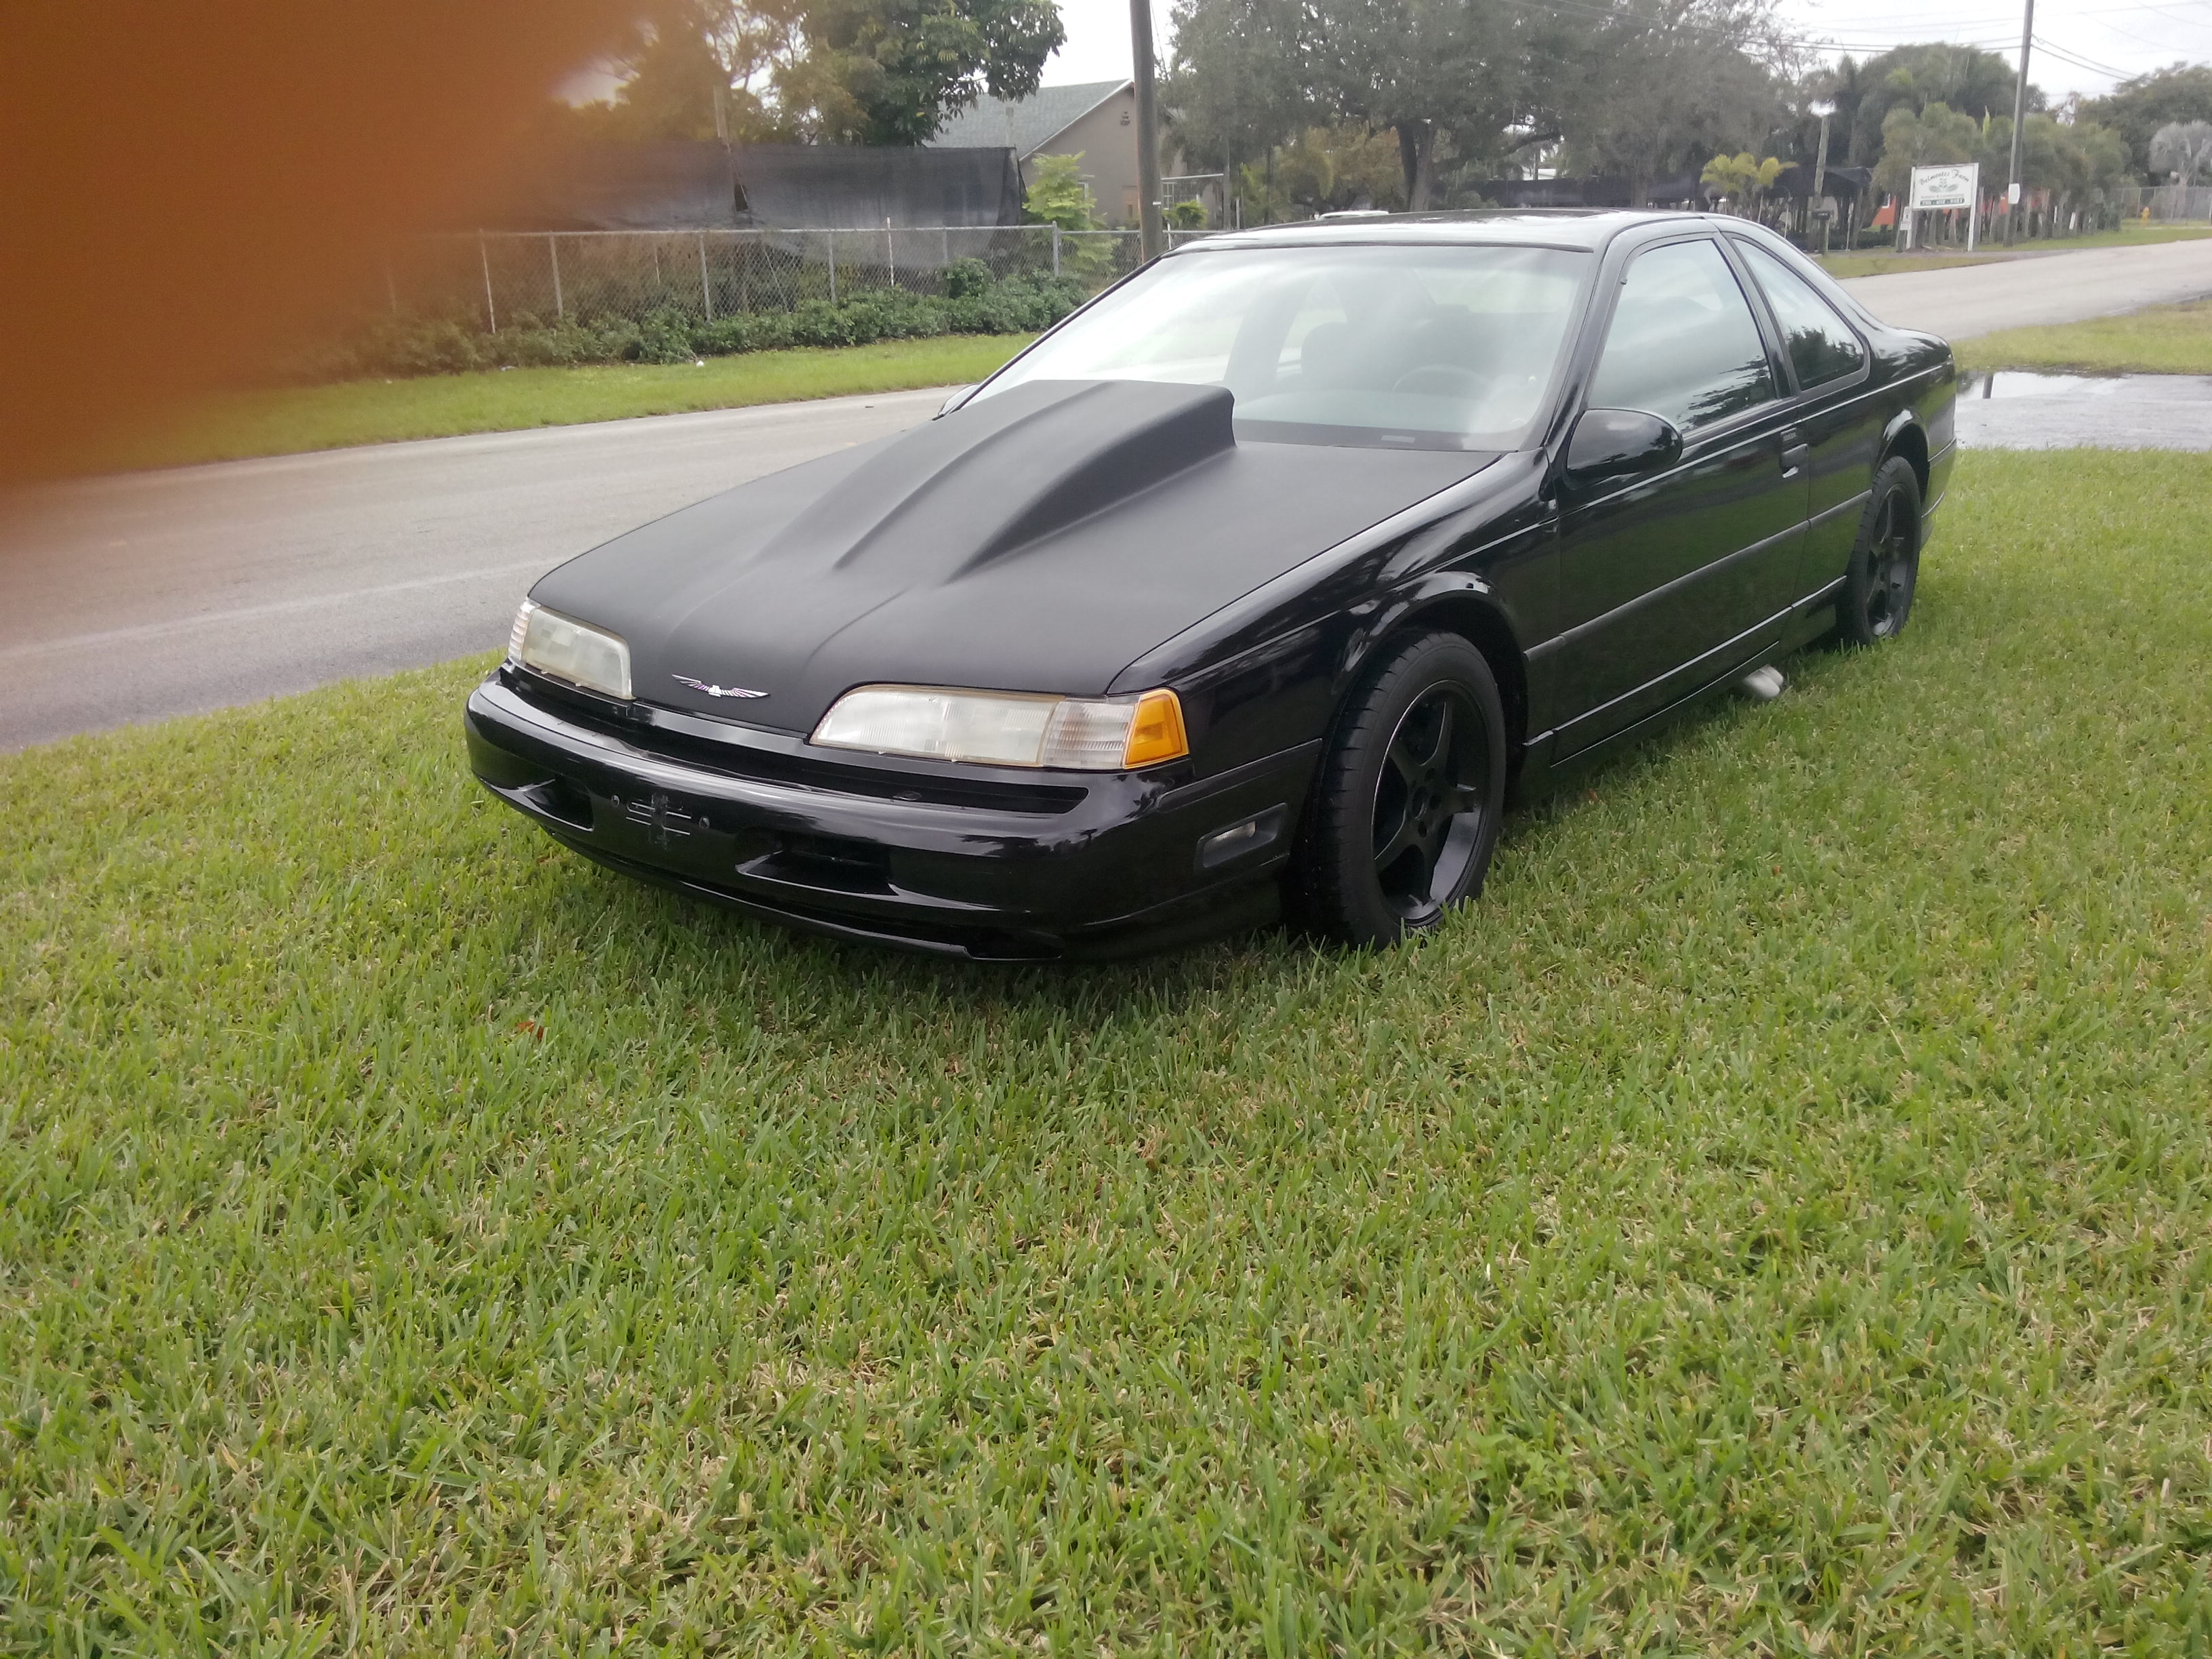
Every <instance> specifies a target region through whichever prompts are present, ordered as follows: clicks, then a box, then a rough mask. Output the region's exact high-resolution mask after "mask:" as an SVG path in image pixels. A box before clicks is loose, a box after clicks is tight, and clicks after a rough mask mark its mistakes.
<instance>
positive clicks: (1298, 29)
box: [1162, 0, 1316, 177]
mask: <svg viewBox="0 0 2212 1659" xmlns="http://www.w3.org/2000/svg"><path fill="white" fill-rule="evenodd" d="M1308 69H1309V65H1308V64H1307V61H1306V49H1305V43H1304V10H1303V9H1302V7H1301V6H1300V4H1299V3H1298V0H1179V3H1178V4H1177V5H1176V10H1175V36H1174V41H1173V46H1172V47H1171V50H1170V56H1169V68H1168V72H1167V74H1166V76H1164V84H1163V87H1162V93H1163V102H1164V104H1165V106H1167V108H1168V109H1169V110H1170V117H1169V125H1170V130H1171V131H1172V133H1173V136H1174V139H1175V143H1176V146H1177V147H1178V148H1179V149H1182V152H1183V154H1184V155H1187V156H1189V157H1191V158H1192V159H1193V160H1194V161H1198V162H1200V163H1201V164H1204V165H1206V166H1209V167H1218V169H1219V170H1220V171H1221V172H1223V173H1228V174H1230V175H1231V176H1232V177H1233V176H1234V175H1235V174H1236V173H1237V168H1238V167H1239V166H1240V165H1241V164H1242V163H1243V162H1245V161H1251V160H1254V159H1255V158H1257V159H1259V160H1260V161H1261V170H1262V173H1265V172H1266V171H1267V167H1266V161H1267V157H1268V156H1269V155H1271V154H1272V152H1273V149H1274V147H1275V146H1276V145H1278V144H1280V143H1284V142H1285V141H1286V140H1288V139H1289V138H1290V137H1291V136H1292V135H1293V134H1294V133H1296V132H1297V131H1299V130H1300V129H1301V128H1303V127H1304V126H1306V125H1309V124H1310V122H1311V121H1312V119H1313V118H1314V114H1315V111H1316V103H1315V97H1314V93H1313V89H1312V87H1311V84H1310V76H1309V74H1308Z"/></svg>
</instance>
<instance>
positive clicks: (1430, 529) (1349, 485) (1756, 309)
mask: <svg viewBox="0 0 2212 1659" xmlns="http://www.w3.org/2000/svg"><path fill="white" fill-rule="evenodd" d="M1955 381H1956V375H1955V371H1954V366H1953V362H1952V358H1951V352H1950V349H1949V348H1948V347H1947V346H1946V345H1945V344H1944V343H1942V341H1940V340H1937V339H1934V338H1932V337H1928V336H1926V335H1921V334H1913V333H1908V332H1905V331H1899V330H1896V329H1893V328H1889V327H1887V326H1885V325H1883V324H1881V322H1879V321H1877V320H1876V319H1874V318H1873V317H1871V316H1869V315H1868V314H1867V313H1865V312H1864V311H1863V310H1862V309H1860V308H1859V307H1857V305H1856V304H1854V303H1853V301H1851V300H1850V298H1849V297H1848V296H1847V295H1845V294H1844V292H1843V291H1842V290H1841V289H1838V287H1837V286H1836V285H1835V283H1833V282H1832V281H1831V280H1830V279H1829V278H1828V277H1827V276H1825V275H1824V274H1823V273H1821V272H1820V270H1818V269H1817V268H1816V267H1814V265H1813V264H1811V262H1810V261H1808V260H1807V259H1805V258H1803V257H1802V256H1801V255H1800V254H1798V253H1797V252H1796V251H1795V250H1793V249H1792V248H1790V246H1788V245H1787V244H1786V243H1784V241H1782V240H1780V239H1779V238H1778V237H1776V236H1774V235H1772V234H1770V233H1768V232H1766V231H1765V230H1763V229H1761V228H1758V227H1756V226H1754V225H1752V224H1750V223H1747V222H1743V221H1741V220H1736V219H1730V218H1720V217H1712V216H1704V215H1691V214H1662V213H1644V212H1595V213H1527V212H1519V213H1502V214H1500V213H1493V214H1474V215H1436V216H1417V217H1407V218H1387V219H1385V218H1370V219H1363V220H1354V221H1340V222H1334V223H1314V224H1306V225H1297V226H1286V227H1277V228H1270V229H1266V230H1253V231H1245V232H1240V233H1236V234H1225V235H1221V236H1216V237H1212V238H1209V239H1206V240H1201V241H1197V242H1194V243H1190V244H1188V245H1186V246H1183V247H1182V248H1181V249H1179V250H1177V251H1176V252H1173V253H1171V254H1170V255H1168V256H1167V257H1165V258H1162V259H1159V260H1157V261H1155V262H1154V263H1152V264H1150V265H1148V266H1146V267H1145V268H1144V269H1143V270H1139V271H1138V272H1136V273H1135V274H1134V275H1133V276H1130V277H1128V278H1127V280H1125V281H1124V282H1122V283H1120V284H1118V285H1117V286H1115V288H1113V289H1109V290H1108V291H1107V292H1106V293H1105V294H1103V295H1100V296H1099V297H1098V298H1097V300H1095V301H1092V302H1091V304H1090V305H1089V306H1087V307H1085V308H1084V309H1083V310H1081V311H1079V312H1078V313H1076V314H1075V315H1073V317H1071V318H1069V319H1067V320H1066V322H1064V323H1062V324H1061V325H1059V326H1058V327H1057V328H1055V329H1054V330H1053V331H1050V332H1049V333H1048V334H1046V335H1045V336H1043V337H1042V338H1041V339H1039V340H1038V341H1037V342H1036V343H1035V344H1034V345H1032V346H1030V348H1029V349H1027V350H1026V351H1024V352H1023V353H1022V354H1021V355H1020V356H1018V357H1016V358H1015V359H1014V360H1013V361H1012V362H1010V363H1009V364H1007V366H1006V368H1003V369H1001V370H1000V372H999V373H998V374H995V375H994V376H993V377H992V378H991V379H989V380H986V381H984V382H983V383H982V384H981V386H975V387H972V388H967V389H964V390H963V392H959V393H957V394H956V395H955V396H954V397H953V398H951V400H950V401H949V402H948V403H947V404H946V405H945V409H944V410H943V411H942V412H941V413H940V414H939V416H938V417H937V418H936V419H934V420H933V421H932V422H928V423H927V424H926V425H924V426H922V427H921V428H917V429H915V430H913V431H910V432H908V433H905V434H902V435H899V436H896V437H894V438H890V439H888V440H884V441H880V442H878V443H873V444H869V445H865V446H862V447H857V448H854V449H850V450H847V451H845V452H843V453H838V454H835V455H831V456H828V457H825V458H823V459H820V460H817V461H812V462H810V463H808V464H806V465H802V466H798V467H794V468H792V469H791V470H789V471H785V472H781V473H778V474H776V475H775V476H773V477H766V478H763V479H760V480H758V481H757V482H755V483H749V484H745V485H744V486H742V487H740V488H738V489H733V490H731V491H729V492H728V493H726V494H725V495H718V496H715V497H714V498H713V499H711V500H709V501H702V502H701V503H700V504H699V505H697V506H696V507H690V508H688V509H686V510H685V511H683V512H680V513H674V514H671V516H669V517H667V518H665V519H662V520H659V521H658V522H656V523H653V524H650V525H647V526H645V527H643V528H642V529H640V530H636V531H633V532H630V533H629V534H628V535H625V536H623V537H620V538H617V539H616V540H614V541H612V542H610V543H608V544H606V545H605V546H604V547H601V548H599V549H598V550H595V551H593V552H591V553H587V554H586V555H584V556H582V557H580V558H578V559H575V560H572V561H571V562H568V563H567V564H565V565H562V567H561V568H559V569H557V570H555V571H554V572H552V573H551V574H549V575H548V576H546V577H545V578H544V580H542V581H540V582H538V585H537V586H535V587H534V588H532V591H531V596H530V599H529V600H528V601H527V602H526V604H525V605H524V606H523V608H522V611H521V613H520V616H518V617H517V619H516V623H515V629H514V635H513V643H512V646H511V648H510V650H509V652H508V655H507V661H506V662H505V663H504V664H503V665H501V667H500V668H499V669H498V670H497V671H495V673H494V674H493V675H492V676H491V677H490V678H488V679H487V680H485V681H484V682H483V684H482V685H480V686H479V687H477V690H475V692H474V693H473V694H472V695H471V696H470V698H469V702H468V711H467V730H468V741H469V749H470V754H471V762H472V763H473V765H474V767H475V769H476V772H477V775H478V776H479V777H480V778H482V779H483V781H484V783H485V784H486V785H488V786H489V787H490V788H491V789H492V790H493V791H494V792H495V793H497V794H498V795H499V796H500V797H501V799H505V800H507V801H508V802H510V803H511V804H513V805H514V806H516V807H517V808H519V809H520V811H523V812H524V813H526V815H528V816H529V817H532V819H534V820H535V821H536V822H537V823H539V824H541V825H542V826H544V829H546V830H547V831H549V832H550V834H551V835H552V836H555V837H556V839H557V840H559V841H560V842H562V843H563V844H564V845H566V846H568V847H570V848H574V850H576V851H577V852H579V853H581V854H584V855H585V856H586V857H587V858H591V859H595V860H599V862H600V863H602V864H605V865H606V866H610V867H611V868H613V869H616V870H618V871H623V872H627V873H629V874H631V875H635V876H640V877H644V878H649V879H652V880H655V881H659V882H663V883H666V884H671V885H673V886H676V887H678V888H680V889H682V890H684V891H686V892H690V893H694V894H696V895H699V896H703V897H707V898H711V899H714V900H718V901H720V902H724V903H727V904H730V905H734V906H736V907H738V908H740V909H744V910H746V911H750V912H751V913H753V914H754V915H762V916H767V917H772V918H775V919H776V920H779V921H786V922H790V923H793V924H796V925H798V926H800V927H808V928H812V929H814V930H816V931H818V932H821V933H829V934H834V935H836V936H839V937H842V938H846V939H870V940H876V941H880V942H883V943H886V944H894V945H905V946H909V947H914V948H918V949H921V950H924V951H936V952H939V953H944V954H948V955H957V956H968V957H983V958H1000V959H1009V958H1010V959H1032V958H1042V957H1058V956H1103V955H1112V954H1121V953H1127V952H1132V951H1141V950H1145V949H1149V948H1157V947H1158V946H1160V945H1165V944H1168V943H1170V942H1173V941H1176V940H1178V939H1186V938H1189V937H1192V936H1194V935H1197V934H1200V933H1206V932H1210V931H1212V930H1216V929H1221V928H1226V927H1234V926H1237V925H1240V924H1250V923H1256V922H1259V921H1262V920H1265V919H1267V918H1270V917H1273V916H1274V915H1277V914H1279V911H1280V910H1281V909H1282V908H1284V907H1285V906H1286V905H1287V906H1288V908H1290V909H1291V911H1292V912H1293V913H1294V914H1296V915H1297V916H1299V917H1301V918H1303V919H1304V921H1306V922H1308V923H1309V924H1310V925H1311V926H1313V927H1316V928H1318V929H1319V930H1321V931H1322V932H1324V933H1328V934H1329V935H1331V936H1334V938H1337V939H1342V940H1346V941H1348V942H1351V943H1353V944H1358V945H1368V944H1377V945H1379V944H1384V943H1388V942H1389V941H1392V940H1395V939H1399V938H1401V937H1402V936H1403V935H1405V934H1407V933H1413V932H1418V931H1420V930H1422V929H1425V928H1428V927H1433V926H1435V925H1436V924H1437V921H1438V920H1439V919H1440V918H1441V917H1442V916H1443V915H1444V913H1445V912H1446V911H1447V910H1448V909H1449V908H1450V907H1451V906H1453V905H1455V904H1456V903H1459V902H1462V901H1463V900H1465V899H1467V898H1469V897H1471V896H1473V895H1474V893H1475V892H1476V891H1478V890H1480V887H1481V885H1482V881H1483V877H1484V873H1485V872H1486V869H1487V867H1488V866H1489V863H1490V858H1491V852H1492V848H1493V847H1494V846H1495V845H1496V842H1497V838H1498V825H1499V819H1500V816H1501V814H1502V812H1503V811H1504V805H1505V802H1506V799H1507V796H1508V792H1509V790H1510V789H1512V788H1515V787H1518V788H1519V789H1520V790H1522V791H1523V792H1531V791H1534V790H1539V789H1541V788H1543V787H1548V786H1550V785H1553V784H1554V783H1556V782H1557V781H1559V779H1560V778H1562V777H1563V776H1565V775H1569V774H1571V772H1572V771H1573V770H1574V769H1577V768H1579V767H1581V766H1583V764H1585V763H1588V762H1589V761H1590V760H1591V758H1592V757H1596V756H1600V755H1602V754H1604V753H1606V752H1607V751H1608V750H1612V749H1614V748H1616V747H1617V746H1618V745H1620V744H1622V743H1624V742H1626V741H1627V740H1629V739H1630V738H1633V737H1635V736H1636V735H1637V734H1638V733H1639V732H1644V731H1645V730H1646V729H1647V728H1649V727H1650V726H1652V725H1653V724H1654V722H1656V721H1659V720H1663V719H1665V718H1667V717H1668V716H1669V715H1670V714H1674V713H1675V712H1676V711H1678V710H1680V709H1681V708H1684V707H1686V705H1688V704H1690V703H1692V702H1694V701H1695V700H1697V699H1698V698H1699V697H1701V696H1705V695H1706V694H1708V693H1710V692H1712V691H1715V690H1719V689H1723V688H1725V687H1727V686H1729V685H1730V684H1734V683H1735V682H1737V681H1739V680H1741V679H1742V678H1744V677H1745V676H1746V675H1747V673H1750V672H1751V671H1754V670H1756V669H1759V667H1761V666H1762V665H1768V664H1771V663H1772V662H1773V661H1774V660H1775V659H1778V658H1779V657H1780V656H1782V655H1783V654H1784V653H1788V652H1790V651H1791V650H1793V649H1796V647H1800V646H1802V645H1804V644H1806V643H1808V642H1809V641H1814V640H1815V639H1819V638H1821V637H1823V636H1826V637H1830V638H1832V639H1836V640H1839V641H1850V642H1859V643H1871V642H1873V641H1879V640H1883V639H1887V638H1888V637H1890V636H1892V635H1895V634H1896V633H1898V632H1899V630H1900V629H1903V628H1904V626H1905V622H1906V619H1907V617H1909V615H1910V614H1911V606H1912V597H1913V589H1914V584H1915V579H1916V574H1917V569H1918V563H1919V556H1920V549H1921V546H1922V544H1923V540H1924V538H1925V535H1926V528H1927V525H1928V521H1929V514H1930V513H1933V512H1934V510H1935V508H1936V506H1937V504H1938V503H1939V502H1940V501H1942V495H1943V490H1944V485H1945V482H1946V480H1947V478H1948V475H1949V473H1950V470H1951V463H1952V454H1953V445H1952V410H1953V404H1954V399H1955V396H1956V384H1955Z"/></svg>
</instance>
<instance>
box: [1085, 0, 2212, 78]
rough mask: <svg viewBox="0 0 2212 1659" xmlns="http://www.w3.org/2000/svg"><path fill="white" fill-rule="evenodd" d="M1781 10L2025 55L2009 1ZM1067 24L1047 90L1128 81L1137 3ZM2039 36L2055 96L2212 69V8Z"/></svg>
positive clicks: (2084, 18)
mask: <svg viewBox="0 0 2212 1659" xmlns="http://www.w3.org/2000/svg"><path fill="white" fill-rule="evenodd" d="M1169 9H1170V8H1169V4H1168V3H1167V0H1161V3H1158V4H1156V5H1155V6H1154V7H1153V12H1152V15H1153V24H1152V27H1153V30H1154V34H1155V38H1156V40H1157V41H1158V48H1157V49H1158V52H1159V55H1160V58H1161V60H1162V62H1163V63H1164V62H1165V60H1166V58H1167V53H1168V43H1169V40H1170V38H1171V35H1172V29H1171V27H1170V22H1169ZM1781 9H1782V17H1783V20H1784V26H1785V27H1787V28H1788V29H1789V30H1790V33H1793V34H1795V35H1797V36H1798V37H1800V38H1801V39H1802V40H1806V41H1807V42H1808V43H1814V44H1820V45H1823V46H1829V47H1830V50H1829V51H1828V54H1827V55H1828V56H1830V57H1833V56H1836V55H1837V54H1838V50H1840V51H1848V52H1851V53H1852V54H1853V55H1854V56H1856V57H1859V58H1868V57H1871V56H1872V55H1873V54H1874V53H1875V52H1881V51H1884V50H1886V49H1887V48H1888V47H1890V46H1896V45H1898V44H1899V42H1901V41H1905V40H1957V41H1965V42H1969V43H1971V44H1972V45H1974V46H1986V47H1988V48H1989V49H1990V50H1991V51H1993V52H2003V53H2004V54H2005V55H2006V56H2007V57H2008V58H2015V59H2016V58H2018V57H2019V54H2020V18H2021V13H2020V8H2019V7H2018V6H2016V5H2015V6H2014V7H2012V9H2010V10H2007V9H2005V4H2004V0H1928V3H1925V4H1923V5H1919V6H1915V7H1911V8H1909V9H1908V7H1907V6H1906V4H1905V0H1859V3H1857V4H1846V3H1844V0H1781ZM1060 20H1061V21H1063V22H1064V23H1066V26H1067V44H1066V46H1062V47H1061V48H1060V51H1059V52H1058V53H1057V54H1056V55H1055V56H1054V58H1053V60H1052V61H1051V62H1050V63H1049V64H1046V65H1045V71H1044V78H1045V81H1046V82H1047V83H1048V84H1049V85H1053V86H1064V85H1066V84H1067V83H1069V82H1076V81H1110V80H1119V79H1121V78H1122V77H1124V76H1127V74H1128V73H1129V4H1128V0H1060ZM2035 33H2036V38H2037V40H2038V43H2039V44H2038V45H2037V46H2036V49H2035V52H2034V55H2033V57H2032V58H2030V60H2029V62H2028V70H2027V78H2028V79H2029V80H2031V81H2033V82H2035V84H2036V85H2038V86H2039V87H2041V88H2043V89H2044V90H2045V92H2047V93H2050V94H2051V95H2052V96H2053V97H2061V98H2063V96H2065V95H2066V94H2068V93H2069V92H2079V93H2084V94H2096V93H2100V92H2106V91H2109V90H2110V89H2111V88H2112V83H2113V82H2115V81H2118V80H2124V79H2125V78H2126V77H2127V76H2130V75H2140V74H2142V72H2143V71H2144V70H2153V69H2158V68H2160V67H2161V66H2163V65H2165V64H2171V63H2172V62H2174V61H2175V60H2176V59H2177V58H2187V59H2189V60H2190V61H2191V62H2193V63H2203V62H2205V61H2207V60H2212V0H2158V3H2156V4H2152V3H2148V0H2036V7H2035ZM2045 41H2047V42H2049V43H2050V46H2051V50H2050V51H2049V52H2046V51H2045V50H2044V47H2043V46H2042V44H2041V43H2042V42H2045ZM2061 53H2063V54H2065V57H2064V58H2062V57H2061V56H2060V54H2061ZM2067 58H2071V59H2073V60H2075V61H2072V62H2069V61H2066V60H2067Z"/></svg>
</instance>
